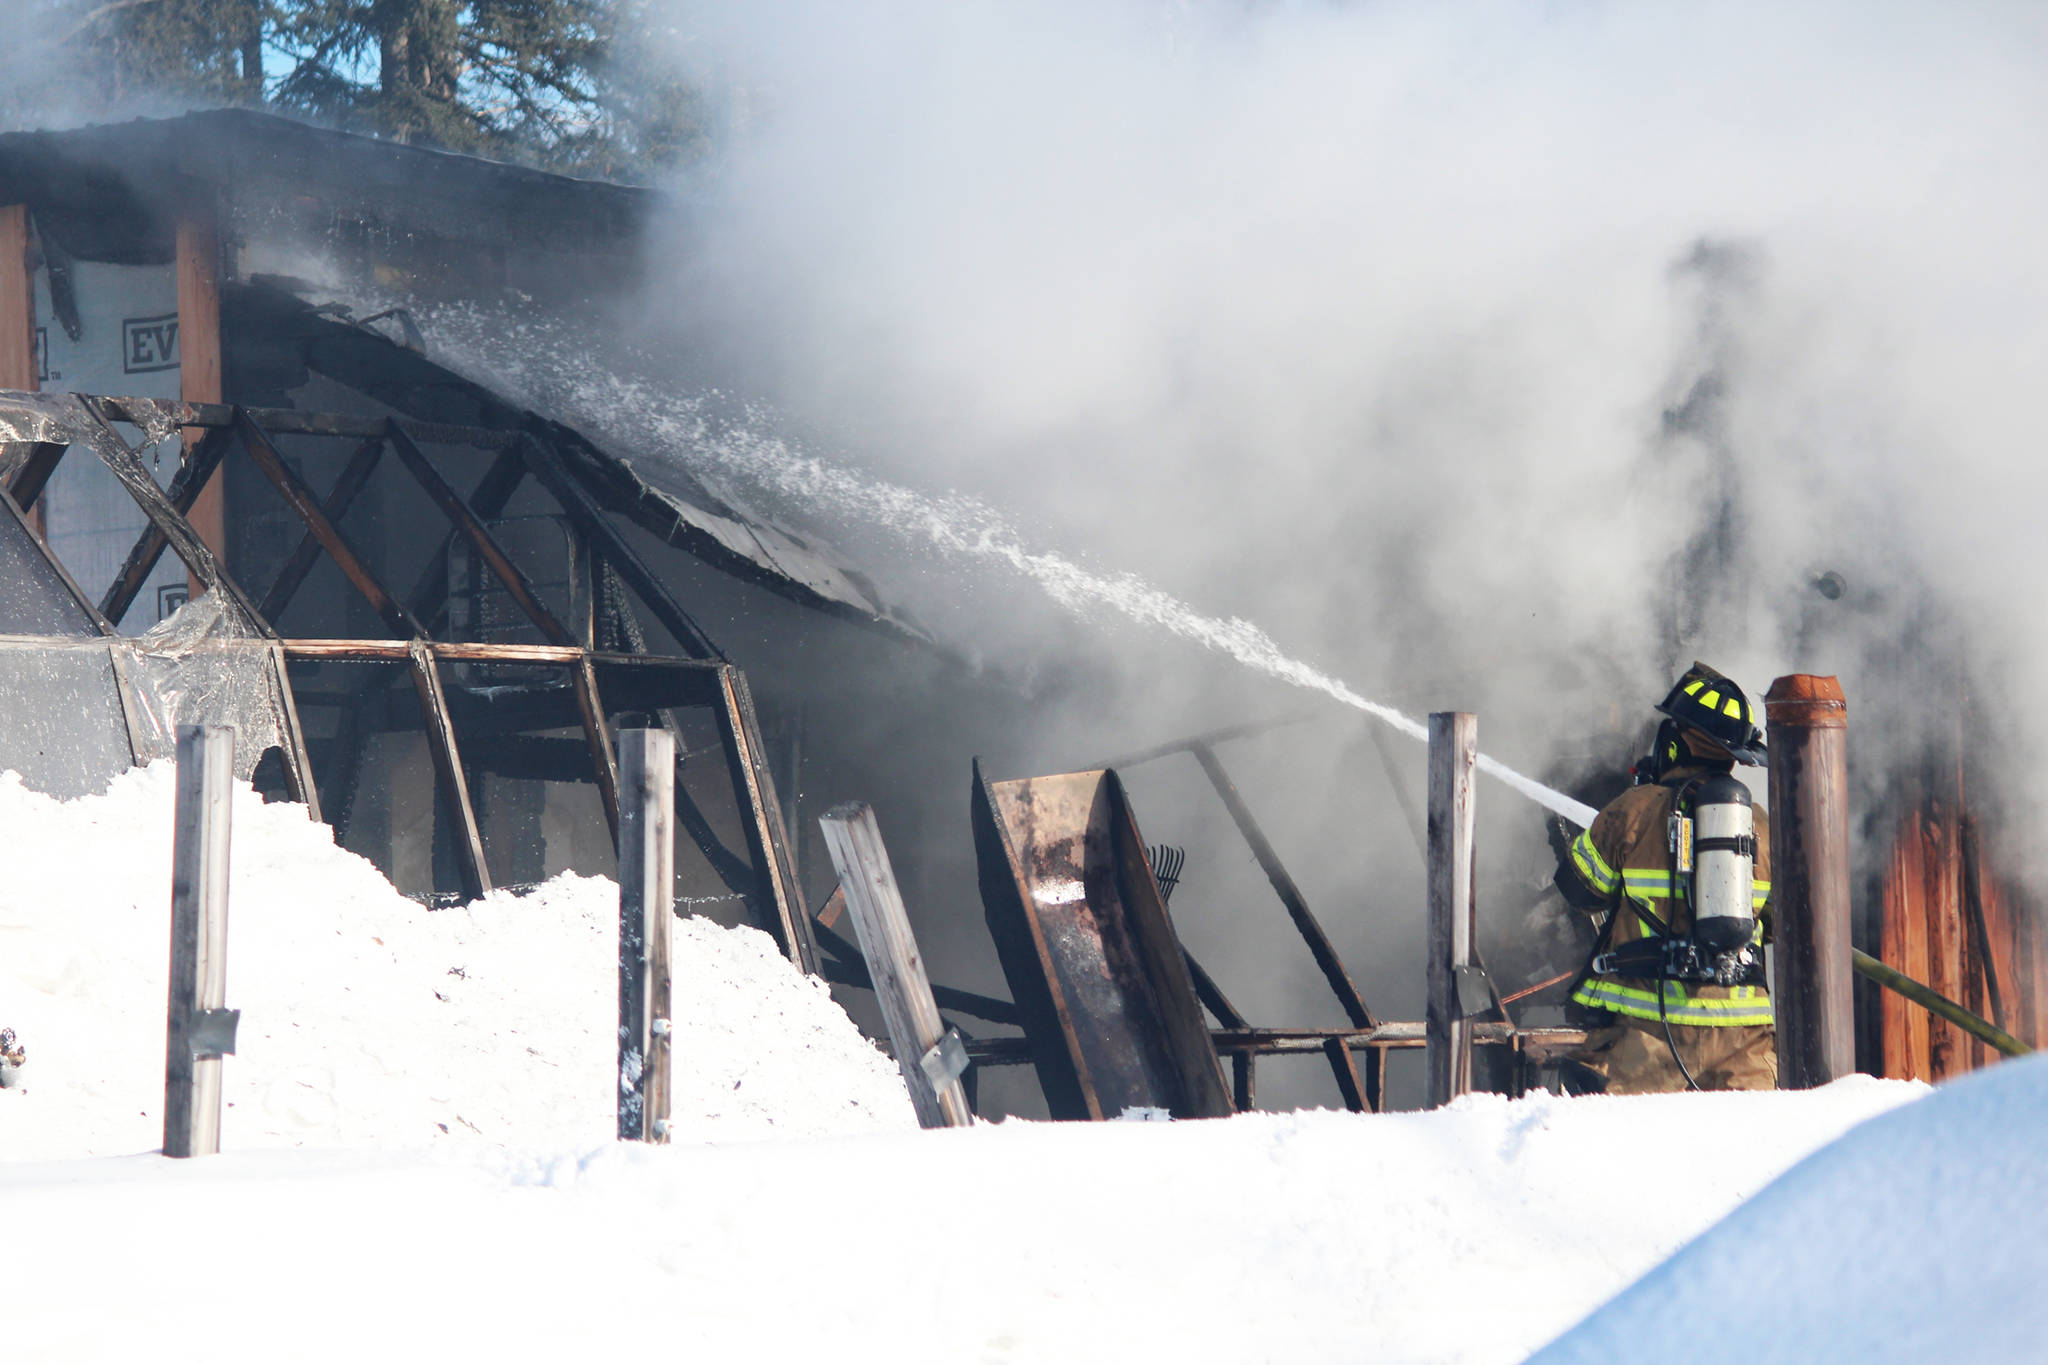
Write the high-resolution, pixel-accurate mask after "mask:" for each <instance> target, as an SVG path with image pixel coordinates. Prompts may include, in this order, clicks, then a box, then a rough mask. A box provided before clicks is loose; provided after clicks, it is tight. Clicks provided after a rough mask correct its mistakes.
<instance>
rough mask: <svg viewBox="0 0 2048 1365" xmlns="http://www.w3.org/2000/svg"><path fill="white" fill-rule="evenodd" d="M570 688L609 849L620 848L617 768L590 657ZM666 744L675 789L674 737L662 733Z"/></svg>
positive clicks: (573, 671) (578, 665)
mask: <svg viewBox="0 0 2048 1365" xmlns="http://www.w3.org/2000/svg"><path fill="white" fill-rule="evenodd" d="M569 679H570V685H571V686H573V687H574V688H575V689H576V709H577V711H578V712H579V713H580V714H581V716H582V718H583V738H584V742H585V743H587V744H588V745H589V746H590V764H591V769H592V772H593V773H594V774H595V776H596V778H597V795H598V799H599V800H600V801H602V802H603V803H604V820H605V824H606V825H607V826H609V827H610V829H611V833H612V847H613V848H615V849H616V848H619V847H620V844H619V765H618V761H617V759H616V758H614V756H613V754H612V741H611V732H610V731H609V730H608V729H607V728H606V727H605V715H604V699H603V698H602V697H601V696H599V694H598V690H597V670H596V669H594V668H592V667H591V666H590V657H589V656H588V655H585V656H584V657H583V658H581V659H579V660H577V662H576V666H575V667H574V668H573V669H571V670H570V674H569ZM662 734H663V737H664V738H665V739H666V740H668V744H667V747H666V752H667V753H668V755H669V774H668V777H669V786H670V787H671V788H673V787H674V786H675V785H676V781H675V778H676V774H675V742H674V740H675V737H674V736H673V735H670V734H668V732H667V731H665V730H664V731H663V732H662ZM667 804H668V810H669V818H670V820H671V821H673V819H674V806H675V801H674V798H673V796H672V795H671V797H670V799H669V801H668V803H667Z"/></svg>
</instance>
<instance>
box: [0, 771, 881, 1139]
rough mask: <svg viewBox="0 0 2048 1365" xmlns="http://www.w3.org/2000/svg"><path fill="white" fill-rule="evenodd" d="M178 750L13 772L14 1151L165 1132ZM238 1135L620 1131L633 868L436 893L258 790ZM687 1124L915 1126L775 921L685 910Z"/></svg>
mask: <svg viewBox="0 0 2048 1365" xmlns="http://www.w3.org/2000/svg"><path fill="white" fill-rule="evenodd" d="M173 773H174V769H173V766H172V765H171V764H170V763H168V762H166V763H159V764H155V765H153V766H151V767H149V768H146V769H137V770H134V771H131V772H129V773H127V774H125V775H123V776H122V777H120V778H118V779H116V781H115V782H114V783H113V785H112V786H111V787H110V788H109V789H108V791H107V792H106V793H105V794H103V795H100V796H93V797H85V798H81V799H80V800H77V801H71V802H58V801H55V800H52V799H51V798H49V797H46V796H43V795H40V794H38V793H35V792H32V791H29V790H27V789H26V788H24V787H23V786H22V785H21V782H20V779H19V778H18V777H16V776H15V775H14V774H12V773H6V774H0V848H4V850H5V853H6V858H7V863H6V875H5V877H4V878H0V1026H4V1027H9V1028H12V1029H14V1030H15V1031H16V1032H17V1033H19V1034H20V1035H21V1039H22V1041H23V1042H24V1043H25V1044H26V1046H27V1047H28V1050H29V1061H28V1065H27V1067H26V1068H24V1069H23V1072H22V1076H21V1080H22V1085H21V1086H20V1087H19V1088H14V1089H4V1090H0V1158H4V1159H16V1160H18V1159H23V1158H47V1157H60V1156H85V1155H98V1154H109V1153H121V1152H137V1151H150V1150H153V1149H155V1148H157V1147H158V1146H159V1145H160V1144H161V1142H162V1135H163V1118H162V1107H161V1106H162V1097H163V1067H164V1013H165V995H166V991H167V983H166V972H167V960H168V951H169V941H170V845H171V809H172V778H173ZM234 818H235V824H234V834H233V861H232V870H231V875H230V890H229V908H228V922H229V931H228V1003H229V1004H230V1005H232V1006H235V1007H236V1008H238V1009H240V1010H241V1011H242V1027H241V1035H240V1039H239V1052H238V1055H237V1056H235V1057H233V1058H231V1059H230V1060H229V1061H228V1063H227V1065H226V1068H225V1076H226V1082H225V1084H226V1089H225V1096H226V1103H227V1106H228V1107H227V1108H226V1110H225V1112H224V1114H223V1118H222V1144H223V1146H224V1148H226V1149H229V1150H233V1149H235V1148H244V1147H276V1146H305V1145H314V1146H357V1147H393V1146H398V1147H404V1146H417V1145H422V1144H428V1143H434V1142H440V1141H444V1140H457V1141H460V1140H468V1141H483V1142H488V1143H492V1144H499V1145H518V1146H522V1147H541V1148H548V1147H560V1146H579V1145H587V1144H594V1143H600V1142H603V1141H606V1140H607V1139H608V1138H610V1136H611V1135H612V1132H613V1131H614V1120H613V1117H612V1114H613V1104H614V1099H613V1090H612V1085H613V1077H614V1076H615V1075H616V1058H615V1049H616V1042H615V1037H616V1035H615V1032H614V1029H615V1023H616V1017H617V1011H618V1005H617V991H618V985H617V968H616V962H617V952H618V949H617V946H616V945H617V941H618V939H617V935H618V927H617V926H618V892H617V888H616V887H615V886H614V885H613V884H612V883H611V882H609V881H607V880H604V879H602V878H588V877H577V876H574V875H565V876H563V877H559V878H557V879H555V880H554V881H552V882H549V883H548V884H547V885H546V886H545V887H543V888H542V889H541V890H540V891H539V892H537V893H535V894H533V895H530V896H526V897H523V898H515V897H512V896H509V895H506V894H503V893H499V894H496V895H492V896H489V897H486V898H485V899H484V900H482V901H479V902H477V903H475V904H474V905H471V906H468V907H466V908H463V909H459V910H442V911H433V912H429V911H427V910H425V909H423V908H421V907H420V906H419V905H418V904H416V903H414V902H412V901H410V900H407V899H405V898H404V897H402V896H400V895H399V894H398V893H397V892H396V891H394V890H393V889H392V887H391V885H390V883H389V882H387V881H386V880H385V879H384V877H383V876H382V874H380V873H379V872H378V871H377V869H376V868H375V867H373V866H372V865H371V864H370V863H369V862H367V861H365V860H364V859H362V858H360V857H357V856H356V855H355V854H352V853H349V852H347V851H345V850H343V849H340V848H337V847H336V846H335V845H334V842H333V838H332V833H331V831H330V830H329V829H328V828H327V827H326V826H325V825H321V824H317V823H315V822H313V821H310V820H308V819H307V818H306V815H305V809H304V807H302V806H296V805H286V804H275V805H266V804H265V803H264V802H263V801H262V800H261V799H260V798H258V797H257V796H256V794H255V793H254V792H253V791H252V790H251V789H250V788H248V787H247V786H246V785H242V786H238V787H237V788H236V792H235V812H234ZM676 927H677V936H676V945H675V966H674V1001H675V1009H676V1027H677V1030H678V1036H677V1046H676V1057H677V1067H676V1073H675V1075H676V1084H675V1094H674V1098H673V1108H674V1121H675V1125H676V1136H677V1139H678V1140H680V1141H696V1140H704V1139H720V1140H729V1139H747V1138H756V1137H763V1136H775V1135H824V1134H835V1133H855V1132H863V1131H871V1130H875V1129H889V1128H906V1127H914V1126H915V1123H916V1120H915V1118H914V1116H913V1115H912V1113H911V1110H910V1104H909V1100H908V1098H907V1097H906V1095H905V1094H904V1091H903V1082H902V1079H901V1077H900V1076H899V1075H898V1074H897V1071H896V1068H895V1066H894V1064H893V1063H891V1062H890V1061H889V1060H888V1059H887V1058H886V1057H884V1056H883V1055H882V1054H881V1053H880V1052H879V1051H877V1050H876V1049H875V1048H874V1047H873V1046H872V1045H871V1044H869V1043H868V1042H867V1041H866V1039H864V1038H863V1037H862V1036H861V1034H860V1032H859V1030H858V1029H856V1028H855V1027H854V1025H853V1023H852V1022H851V1021H850V1020H849V1019H847V1017H846V1015H845V1013H844V1012H843V1011H841V1010H840V1009H839V1008H838V1006H837V1005H835V1004H834V1003H833V1002H832V999H831V996H830V995H829V993H828V992H827V990H826V989H825V987H824V986H823V984H822V983H819V982H816V981H812V980H807V979H805V978H804V977H802V976H800V975H799V974H797V973H796V972H795V971H793V970H792V969H791V968H790V967H789V966H788V964H787V963H785V962H784V961H783V960H782V958H781V957H780V956H779V955H778V954H777V953H776V952H775V949H774V946H773V944H772V942H771V941H770V940H769V939H768V937H767V936H766V935H764V934H760V933H758V932H756V931H754V930H751V929H725V928H721V927H720V926H718V925H716V924H713V923H711V922H709V921H707V920H700V919H690V920H682V921H679V922H678V923H677V926H676Z"/></svg>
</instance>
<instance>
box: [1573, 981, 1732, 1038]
mask: <svg viewBox="0 0 2048 1365" xmlns="http://www.w3.org/2000/svg"><path fill="white" fill-rule="evenodd" d="M1662 985H1663V988H1664V1012H1663V1014H1662V1015H1659V1013H1658V1009H1657V992H1656V991H1654V990H1645V989H1643V988H1642V987H1640V986H1628V985H1624V984H1622V983H1621V982H1620V981H1617V980H1615V979H1613V978H1612V977H1597V976H1596V977H1588V978H1587V979H1586V980H1585V981H1583V982H1581V983H1580V985H1579V988H1578V989H1577V990H1575V991H1573V992H1572V999H1573V1000H1575V1001H1577V1002H1578V1003H1579V1004H1581V1005H1586V1006H1588V1007H1590V1008H1593V1009H1604V1010H1612V1011H1614V1013H1616V1014H1625V1015H1627V1016H1628V1017H1629V1018H1631V1019H1657V1018H1660V1017H1661V1018H1667V1019H1669V1020H1670V1021H1671V1022H1672V1023H1674V1024H1693V1025H1700V1026H1705V1027H1709V1028H1738V1027H1745V1026H1750V1025H1756V1024H1768V1023H1770V1022H1771V999H1770V997H1769V996H1768V995H1766V994H1764V992H1763V989H1762V988H1761V987H1758V986H1737V987H1735V988H1734V989H1733V990H1731V991H1730V993H1729V997H1728V998H1727V999H1725V1000H1724V999H1719V998H1715V997H1702V998H1695V997H1693V996H1692V995H1690V994H1688V993H1687V991H1686V989H1685V985H1684V983H1683V982H1678V981H1666V982H1663V983H1662Z"/></svg>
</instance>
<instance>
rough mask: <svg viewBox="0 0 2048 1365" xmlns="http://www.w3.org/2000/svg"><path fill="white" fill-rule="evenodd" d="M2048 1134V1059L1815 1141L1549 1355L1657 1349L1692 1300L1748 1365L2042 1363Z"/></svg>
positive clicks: (1595, 1357)
mask: <svg viewBox="0 0 2048 1365" xmlns="http://www.w3.org/2000/svg"><path fill="white" fill-rule="evenodd" d="M2044 1131H2048V1057H2033V1058H2029V1059H2027V1060H2024V1061H2015V1062H2008V1063H2005V1064H2004V1065H2001V1066H1996V1067H1992V1068H1990V1069H1989V1070H1987V1071H1982V1072H1977V1073H1975V1074H1973V1075H1971V1076H1968V1077H1966V1078H1964V1079H1962V1080H1959V1081H1956V1082H1955V1083H1954V1084H1952V1085H1947V1086H1943V1087H1942V1088H1941V1089H1940V1090H1939V1091H1937V1092H1936V1093H1935V1094H1934V1095H1933V1096H1932V1097H1930V1098H1929V1099H1927V1100H1926V1101H1925V1102H1923V1103H1920V1104H1915V1105H1912V1106H1910V1107H1908V1108H1905V1109H1902V1110H1900V1111H1898V1112H1897V1113H1892V1114H1886V1115H1884V1116H1883V1117H1881V1118H1877V1119H1873V1120H1872V1121H1871V1122H1869V1123H1867V1124H1864V1125H1863V1126H1862V1127H1860V1128H1857V1129H1856V1130H1855V1131H1853V1132H1851V1133H1849V1134H1848V1135H1847V1136H1845V1137H1843V1138H1842V1139H1841V1140H1840V1141H1838V1142H1835V1143H1833V1144H1831V1145H1830V1146H1827V1147H1824V1148H1822V1149H1821V1150H1820V1151H1818V1152H1815V1153H1814V1154H1813V1155H1812V1156H1810V1157H1808V1158H1807V1159H1806V1160H1805V1161H1803V1162H1801V1163H1800V1164H1799V1165H1797V1166H1795V1167H1793V1168H1792V1169H1791V1170H1790V1171H1787V1172H1786V1173H1785V1174H1784V1175H1783V1176H1782V1177H1780V1178H1779V1179H1778V1180H1777V1181H1776V1182H1775V1183H1773V1184H1772V1185H1771V1186H1770V1188H1768V1189H1766V1190H1765V1191H1763V1192H1762V1193H1761V1194H1759V1195H1758V1196H1757V1197H1756V1198H1755V1199H1752V1200H1751V1201H1749V1202H1748V1203H1746V1204H1744V1205H1743V1206H1742V1207H1741V1208H1738V1209H1737V1210H1736V1211H1735V1212H1734V1213H1732V1214H1730V1215H1729V1216H1728V1217H1727V1218H1726V1219H1724V1220H1722V1222H1720V1223H1719V1224H1717V1225H1716V1226H1715V1227H1714V1228H1713V1229H1711V1230H1710V1231H1709V1232H1707V1233H1706V1234H1705V1235H1704V1236H1702V1237H1700V1238H1699V1239H1698V1240H1697V1241H1695V1242H1693V1243H1692V1244H1691V1245H1689V1246H1687V1247H1686V1248H1685V1249H1684V1250H1683V1251H1681V1252H1679V1253H1678V1254H1677V1255H1676V1256H1673V1257H1672V1258H1671V1259H1670V1260H1668V1261H1666V1262H1665V1263H1664V1264H1663V1265H1661V1266H1659V1267H1657V1268H1656V1269H1655V1270H1653V1271H1651V1272H1650V1273H1649V1274H1647V1275H1645V1276H1644V1277H1643V1278H1642V1279H1641V1280H1639V1281H1637V1282H1636V1283H1635V1284H1634V1285H1633V1286H1632V1287H1630V1288H1629V1289H1628V1290H1627V1291H1626V1292H1625V1293H1623V1294H1622V1295H1621V1296H1620V1297H1618V1298H1616V1299H1615V1300H1614V1301H1613V1302H1612V1303H1610V1304H1608V1305H1607V1306H1606V1307H1604V1308H1602V1309H1601V1310H1600V1311H1599V1312H1597V1313H1595V1314H1594V1315H1593V1316H1592V1317H1590V1318H1588V1319H1587V1320H1586V1321H1585V1322H1584V1323H1582V1324H1580V1325H1579V1326H1578V1327H1577V1328H1575V1329H1573V1330H1572V1331H1571V1332H1570V1333H1569V1334H1568V1335H1566V1336H1565V1337H1563V1338H1562V1339H1561V1340H1559V1341H1557V1342H1555V1343H1553V1344H1552V1345H1551V1346H1550V1347H1549V1348H1548V1349H1546V1350H1544V1351H1543V1352H1542V1353H1541V1354H1539V1355H1538V1356H1537V1357H1536V1358H1535V1360H1534V1361H1532V1362H1531V1365H1566V1362H1572V1361H1599V1362H1603V1365H1605V1362H1611V1361H1616V1360H1623V1359H1630V1358H1634V1357H1637V1356H1640V1355H1642V1354H1643V1353H1644V1352H1643V1343H1644V1342H1646V1341H1649V1340H1653V1339H1655V1338H1656V1337H1657V1336H1658V1335H1659V1334H1662V1335H1664V1336H1665V1338H1666V1339H1667V1340H1668V1337H1669V1334H1670V1333H1672V1332H1674V1331H1681V1332H1684V1331H1685V1329H1684V1328H1683V1326H1682V1324H1683V1323H1684V1322H1685V1319H1686V1314H1687V1313H1688V1312H1692V1313H1696V1314H1698V1315H1699V1321H1698V1322H1697V1324H1696V1327H1697V1331H1698V1332H1699V1334H1700V1339H1701V1340H1703V1341H1713V1342H1715V1343H1717V1346H1716V1351H1715V1354H1717V1355H1720V1356H1723V1357H1726V1358H1728V1359H1731V1360H1741V1361H1743V1362H1745V1365H1764V1363H1765V1362H1772V1361H1785V1362H1788V1365H1789V1363H1790V1362H1799V1363H1800V1365H1805V1362H1810V1361H1819V1360H1854V1361H1859V1362H1863V1365H1925V1362H1929V1361H1939V1362H1941V1365H1969V1363H1970V1362H1975V1361H1986V1362H1989V1361H1998V1362H2006V1361H2020V1360H2040V1359H2042V1358H2043V1355H2044V1354H2048V1297H2044V1296H2043V1294H2042V1285H2043V1284H2044V1283H2048V1233H2044V1232H2043V1231H2042V1229H2041V1223H2040V1211H2041V1209H2042V1208H2043V1207H2044V1206H2048V1161H2044V1160H2043V1158H2042V1152H2041V1140H2042V1133H2043V1132H2044ZM1712 1305H1725V1307H1724V1308H1720V1309H1716V1308H1714V1307H1712ZM1686 1334H1687V1335H1691V1333H1690V1332H1687V1333H1686ZM1651 1354H1652V1355H1655V1356H1660V1357H1661V1356H1668V1355H1669V1354H1671V1352H1670V1351H1669V1350H1668V1349H1667V1350H1659V1351H1654V1352H1651Z"/></svg>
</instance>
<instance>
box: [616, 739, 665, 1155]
mask: <svg viewBox="0 0 2048 1365" xmlns="http://www.w3.org/2000/svg"><path fill="white" fill-rule="evenodd" d="M619 739H620V744H619V1072H618V1074H619V1136H620V1137H621V1138H622V1139H625V1140H626V1141H637V1142H666V1141H668V1108H669V1105H668V1096H669V1065H670V1061H669V1057H670V1038H669V917H670V915H671V913H672V908H673V904H674V898H675V878H676V874H675V861H676V839H675V828H676V788H675V782H676V750H675V736H673V735H671V734H670V733H669V732H668V731H667V730H662V729H644V730H625V731H621V732H620V735H619Z"/></svg>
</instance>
